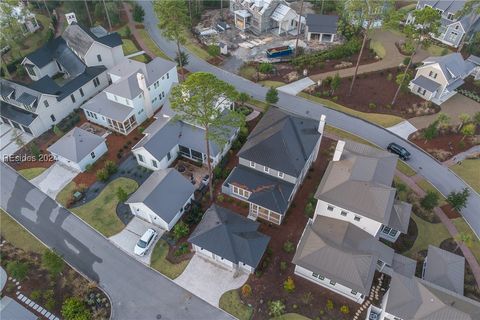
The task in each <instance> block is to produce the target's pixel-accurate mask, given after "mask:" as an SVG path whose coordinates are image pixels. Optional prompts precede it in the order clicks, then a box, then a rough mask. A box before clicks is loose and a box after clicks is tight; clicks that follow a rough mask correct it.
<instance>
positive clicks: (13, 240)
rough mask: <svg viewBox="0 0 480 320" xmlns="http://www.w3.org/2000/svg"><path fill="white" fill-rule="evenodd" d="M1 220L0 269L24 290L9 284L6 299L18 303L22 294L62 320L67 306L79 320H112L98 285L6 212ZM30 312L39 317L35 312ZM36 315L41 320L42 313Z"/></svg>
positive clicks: (108, 304)
mask: <svg viewBox="0 0 480 320" xmlns="http://www.w3.org/2000/svg"><path fill="white" fill-rule="evenodd" d="M1 219H2V230H1V234H2V237H1V240H2V246H1V249H0V253H1V256H2V259H1V265H2V267H3V268H4V269H5V270H6V271H7V275H8V276H9V277H12V278H15V279H16V280H17V281H19V285H20V286H21V288H20V289H18V288H17V285H15V284H14V283H13V281H11V280H9V281H7V284H6V290H5V291H4V294H5V295H7V296H9V297H11V298H13V299H16V297H17V295H16V292H17V291H19V292H20V293H21V294H23V295H25V296H27V297H29V298H30V299H31V300H33V301H35V302H36V303H37V304H39V305H41V306H42V307H43V308H45V309H47V310H48V311H49V312H51V313H53V314H55V315H56V316H58V317H62V318H63V317H65V318H66V316H65V315H66V314H65V312H67V306H66V305H67V304H69V305H70V308H68V309H69V310H70V311H72V310H74V311H78V314H79V315H82V316H83V317H81V318H77V319H84V320H89V319H108V318H109V317H110V301H109V300H108V298H107V296H106V295H105V294H104V293H103V292H102V291H101V290H100V289H99V288H98V287H97V285H96V283H94V282H91V281H88V280H87V279H85V278H83V277H82V276H81V275H80V274H79V273H77V272H76V271H75V270H73V269H72V268H71V267H70V266H68V265H67V264H66V263H65V262H63V260H62V259H61V258H60V257H59V256H57V255H56V254H54V253H53V252H52V251H49V250H48V249H47V248H46V247H44V246H43V245H42V244H41V243H40V242H38V240H36V239H35V238H34V237H33V236H31V235H30V234H29V233H28V232H27V231H26V230H24V229H23V228H22V227H21V226H20V225H19V224H17V223H16V222H15V221H14V220H13V219H11V218H10V217H9V216H8V215H6V214H5V213H4V212H2V213H1ZM3 240H6V242H3ZM66 301H69V302H70V303H68V302H67V303H66ZM19 303H20V304H23V303H21V302H19ZM72 305H75V306H76V307H72ZM29 309H30V308H29ZM62 309H63V310H62ZM30 311H31V312H33V313H36V311H34V310H33V309H30ZM62 311H63V312H62ZM36 315H37V316H39V317H40V314H39V313H36ZM71 319H73V318H71Z"/></svg>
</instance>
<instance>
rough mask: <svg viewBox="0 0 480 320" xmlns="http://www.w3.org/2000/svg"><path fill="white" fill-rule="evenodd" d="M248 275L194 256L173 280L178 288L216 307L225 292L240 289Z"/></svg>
mask: <svg viewBox="0 0 480 320" xmlns="http://www.w3.org/2000/svg"><path fill="white" fill-rule="evenodd" d="M247 279H248V274H246V273H238V274H236V273H235V272H234V271H231V270H229V269H227V268H226V267H223V266H220V265H218V264H216V263H214V262H213V261H211V260H208V259H207V258H203V257H201V256H200V255H199V254H195V255H194V256H193V257H192V260H190V263H189V264H188V266H187V267H186V268H185V270H184V271H183V273H182V274H181V275H180V276H179V277H178V278H176V279H175V280H173V281H174V282H175V283H176V284H178V285H179V286H181V287H183V288H185V289H187V290H188V291H190V292H191V293H193V294H194V295H196V296H198V297H200V298H202V299H203V300H205V301H207V302H208V303H210V304H211V305H213V306H215V307H218V302H219V300H220V297H221V296H222V295H223V294H224V293H225V292H227V291H229V290H233V289H237V288H240V287H241V286H242V285H243V284H244V283H245V282H246V281H247Z"/></svg>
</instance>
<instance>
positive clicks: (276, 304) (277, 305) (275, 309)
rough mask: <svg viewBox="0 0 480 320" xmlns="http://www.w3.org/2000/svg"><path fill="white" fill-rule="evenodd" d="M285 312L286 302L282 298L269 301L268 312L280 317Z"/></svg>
mask: <svg viewBox="0 0 480 320" xmlns="http://www.w3.org/2000/svg"><path fill="white" fill-rule="evenodd" d="M284 313H285V304H284V303H283V302H282V301H281V300H274V301H269V302H268V314H269V315H270V316H271V317H280V316H281V315H282V314H284Z"/></svg>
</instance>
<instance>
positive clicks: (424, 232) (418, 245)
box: [405, 213, 451, 258]
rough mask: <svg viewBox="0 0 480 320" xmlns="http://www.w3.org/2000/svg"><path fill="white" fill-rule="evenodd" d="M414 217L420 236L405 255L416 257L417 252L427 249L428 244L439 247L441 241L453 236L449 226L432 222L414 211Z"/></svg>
mask: <svg viewBox="0 0 480 320" xmlns="http://www.w3.org/2000/svg"><path fill="white" fill-rule="evenodd" d="M412 219H413V220H415V222H416V224H417V228H418V236H417V239H416V240H415V243H414V244H413V247H412V248H411V249H410V250H408V251H407V252H406V253H405V255H407V256H409V257H411V258H414V257H415V254H416V253H417V252H419V251H421V250H426V249H427V248H428V245H430V244H431V245H434V246H437V247H439V246H440V243H441V242H442V241H443V240H445V239H448V238H451V236H450V233H448V230H447V228H445V226H444V225H443V224H442V223H430V222H427V221H425V220H423V219H421V218H419V217H417V216H416V215H415V214H414V213H412Z"/></svg>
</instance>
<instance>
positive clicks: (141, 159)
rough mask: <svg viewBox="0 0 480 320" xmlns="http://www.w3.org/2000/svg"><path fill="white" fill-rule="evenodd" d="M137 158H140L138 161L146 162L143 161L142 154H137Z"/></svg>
mask: <svg viewBox="0 0 480 320" xmlns="http://www.w3.org/2000/svg"><path fill="white" fill-rule="evenodd" d="M137 156H138V161H140V162H145V161H144V160H143V156H142V155H141V154H137Z"/></svg>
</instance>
